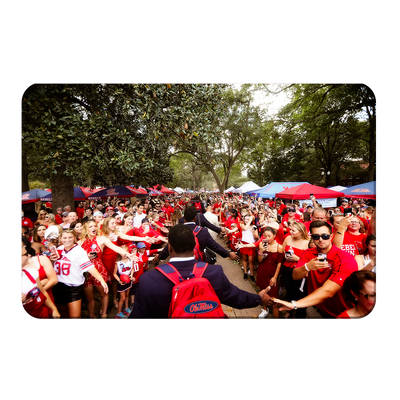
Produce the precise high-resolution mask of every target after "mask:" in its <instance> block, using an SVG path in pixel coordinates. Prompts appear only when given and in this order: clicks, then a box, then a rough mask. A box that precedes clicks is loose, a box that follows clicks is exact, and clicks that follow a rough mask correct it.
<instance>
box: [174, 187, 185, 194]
mask: <svg viewBox="0 0 400 400" xmlns="http://www.w3.org/2000/svg"><path fill="white" fill-rule="evenodd" d="M173 190H175V192H177V193H183V192H184V190H183V189H181V188H180V187H176V188H175V189H173Z"/></svg>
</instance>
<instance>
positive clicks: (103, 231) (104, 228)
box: [101, 217, 115, 237]
mask: <svg viewBox="0 0 400 400" xmlns="http://www.w3.org/2000/svg"><path fill="white" fill-rule="evenodd" d="M112 219H115V218H114V217H107V218H105V219H104V221H103V225H102V226H101V234H102V235H103V236H105V237H108V236H109V234H110V233H111V231H110V228H109V226H108V225H109V223H110V221H111V220H112Z"/></svg>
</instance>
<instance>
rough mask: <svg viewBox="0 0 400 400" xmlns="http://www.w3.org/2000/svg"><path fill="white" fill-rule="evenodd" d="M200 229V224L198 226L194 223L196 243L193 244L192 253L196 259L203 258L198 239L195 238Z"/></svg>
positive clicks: (200, 259)
mask: <svg viewBox="0 0 400 400" xmlns="http://www.w3.org/2000/svg"><path fill="white" fill-rule="evenodd" d="M200 231H201V226H198V225H196V227H195V228H194V229H193V235H194V240H195V242H196V245H195V246H194V250H193V255H194V258H195V259H196V260H197V261H203V260H204V253H203V252H202V251H201V250H200V243H199V239H197V234H198V233H199V232H200Z"/></svg>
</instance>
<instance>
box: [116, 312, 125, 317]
mask: <svg viewBox="0 0 400 400" xmlns="http://www.w3.org/2000/svg"><path fill="white" fill-rule="evenodd" d="M125 317H126V315H125V314H124V313H122V312H120V313H118V314H117V315H116V316H115V318H117V319H122V318H125Z"/></svg>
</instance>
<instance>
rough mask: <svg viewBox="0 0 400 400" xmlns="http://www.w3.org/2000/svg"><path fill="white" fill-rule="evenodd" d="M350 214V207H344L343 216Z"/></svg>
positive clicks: (351, 212) (351, 211)
mask: <svg viewBox="0 0 400 400" xmlns="http://www.w3.org/2000/svg"><path fill="white" fill-rule="evenodd" d="M352 214H353V210H352V208H351V207H349V208H345V209H344V216H345V217H348V216H351V215H352Z"/></svg>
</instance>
